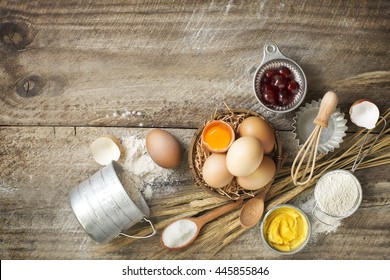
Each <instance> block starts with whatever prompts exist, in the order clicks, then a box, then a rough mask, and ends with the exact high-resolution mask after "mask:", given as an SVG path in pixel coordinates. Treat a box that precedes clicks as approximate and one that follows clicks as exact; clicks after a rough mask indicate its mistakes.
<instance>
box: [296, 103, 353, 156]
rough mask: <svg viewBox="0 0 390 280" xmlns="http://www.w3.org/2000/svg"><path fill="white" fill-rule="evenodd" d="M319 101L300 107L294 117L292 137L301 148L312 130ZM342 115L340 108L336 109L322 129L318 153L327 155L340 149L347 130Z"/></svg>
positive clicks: (345, 121)
mask: <svg viewBox="0 0 390 280" xmlns="http://www.w3.org/2000/svg"><path fill="white" fill-rule="evenodd" d="M320 103H321V99H320V100H318V101H315V100H313V101H312V102H311V103H306V105H305V106H303V107H300V108H299V110H298V112H297V113H296V115H295V117H294V118H293V124H292V126H293V131H292V132H293V135H294V137H295V139H298V142H299V146H302V145H303V143H305V142H306V140H307V138H309V136H310V134H311V132H312V131H313V130H314V127H315V124H314V123H313V120H314V119H315V117H316V116H317V114H318V111H319V109H320ZM344 117H345V115H344V113H340V108H336V110H335V111H334V112H333V114H332V115H331V116H330V118H329V121H328V127H327V128H323V129H322V133H321V135H320V141H319V142H318V152H319V153H324V154H327V153H329V152H333V151H334V150H335V149H337V148H338V147H340V144H341V143H342V142H343V138H344V137H345V135H346V133H345V131H346V130H347V126H346V123H347V120H346V119H345V118H344Z"/></svg>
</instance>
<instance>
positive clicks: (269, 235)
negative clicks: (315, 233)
mask: <svg viewBox="0 0 390 280" xmlns="http://www.w3.org/2000/svg"><path fill="white" fill-rule="evenodd" d="M261 230H262V237H263V240H264V241H265V242H266V244H267V245H269V246H270V247H271V248H272V249H274V250H276V251H278V252H285V253H293V252H294V253H295V252H297V251H298V250H300V249H302V248H303V246H304V245H305V244H306V243H307V241H308V239H309V235H310V224H309V220H308V218H307V217H306V215H305V214H304V213H303V212H302V211H301V210H300V209H298V208H296V207H294V206H292V205H281V206H278V207H275V208H273V209H271V210H270V211H269V212H268V213H267V215H266V216H265V217H264V220H263V223H262V229H261Z"/></svg>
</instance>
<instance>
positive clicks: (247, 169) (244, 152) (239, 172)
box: [226, 136, 264, 176]
mask: <svg viewBox="0 0 390 280" xmlns="http://www.w3.org/2000/svg"><path fill="white" fill-rule="evenodd" d="M263 156H264V151H263V146H262V145H261V143H260V141H259V140H257V139H256V138H255V137H253V136H243V137H240V138H238V139H237V140H236V141H234V142H233V144H232V146H231V147H230V149H229V151H228V152H227V156H226V165H227V168H228V170H229V172H230V173H231V174H233V175H234V176H248V175H249V174H251V173H253V172H254V171H255V170H256V169H257V168H258V167H259V165H260V163H261V161H262V160H263Z"/></svg>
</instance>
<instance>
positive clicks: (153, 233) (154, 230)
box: [118, 218, 157, 239]
mask: <svg viewBox="0 0 390 280" xmlns="http://www.w3.org/2000/svg"><path fill="white" fill-rule="evenodd" d="M143 220H144V221H146V222H148V223H149V224H150V227H151V228H152V233H150V234H148V235H145V236H134V235H128V234H126V233H123V232H121V233H119V234H118V236H119V235H122V236H126V237H129V238H136V239H143V238H149V237H152V236H153V235H155V234H156V232H157V231H156V228H155V227H154V225H153V223H152V222H151V221H150V220H148V219H146V218H143Z"/></svg>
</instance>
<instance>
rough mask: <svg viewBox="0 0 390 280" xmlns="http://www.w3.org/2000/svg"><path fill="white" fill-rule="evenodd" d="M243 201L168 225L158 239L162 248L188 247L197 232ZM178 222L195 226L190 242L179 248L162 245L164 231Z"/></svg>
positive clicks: (196, 235)
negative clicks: (183, 221) (189, 222)
mask: <svg viewBox="0 0 390 280" xmlns="http://www.w3.org/2000/svg"><path fill="white" fill-rule="evenodd" d="M243 201H244V200H243V199H239V200H237V201H235V202H233V203H228V204H225V205H223V206H221V207H218V208H217V209H215V210H213V211H211V212H210V213H207V214H204V215H203V216H200V217H197V218H183V219H179V220H176V221H174V222H172V223H170V224H169V225H168V226H167V227H166V228H165V229H164V230H163V232H162V233H161V237H160V243H161V245H162V246H163V247H165V248H166V249H169V250H180V249H182V248H184V247H186V246H188V245H190V244H191V243H192V242H194V241H195V239H196V238H197V237H198V235H199V232H200V230H201V229H202V227H203V226H204V225H205V224H207V223H208V222H210V221H212V220H214V219H216V218H218V217H220V216H222V215H223V214H225V213H227V212H229V211H231V210H233V209H234V208H237V207H238V206H240V205H242V203H243ZM180 220H189V221H192V222H194V223H195V224H196V227H197V231H196V233H195V234H194V236H193V237H192V239H191V240H189V241H188V242H187V243H186V244H184V245H182V246H180V247H168V246H166V245H165V244H164V241H163V236H164V233H165V231H166V229H167V228H168V227H169V226H170V225H172V224H173V223H176V222H177V221H180Z"/></svg>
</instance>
